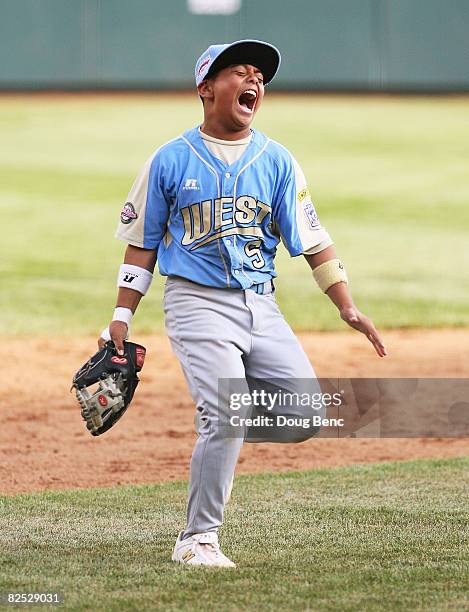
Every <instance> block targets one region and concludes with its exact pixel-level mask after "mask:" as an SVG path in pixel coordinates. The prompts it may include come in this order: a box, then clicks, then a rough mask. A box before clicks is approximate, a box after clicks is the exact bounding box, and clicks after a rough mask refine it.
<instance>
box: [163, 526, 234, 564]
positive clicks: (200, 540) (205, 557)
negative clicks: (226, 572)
mask: <svg viewBox="0 0 469 612" xmlns="http://www.w3.org/2000/svg"><path fill="white" fill-rule="evenodd" d="M182 533H183V532H182V531H181V533H180V534H179V535H178V539H177V540H176V544H175V546H174V551H173V555H172V557H171V559H172V560H173V561H177V562H179V563H185V564H186V565H212V566H215V567H236V565H235V564H234V563H233V561H230V560H229V559H228V557H225V555H224V554H223V553H222V552H221V550H220V545H219V544H218V534H217V533H216V532H215V531H208V532H206V533H195V534H194V535H193V536H190V537H188V538H185V539H184V540H181V535H182Z"/></svg>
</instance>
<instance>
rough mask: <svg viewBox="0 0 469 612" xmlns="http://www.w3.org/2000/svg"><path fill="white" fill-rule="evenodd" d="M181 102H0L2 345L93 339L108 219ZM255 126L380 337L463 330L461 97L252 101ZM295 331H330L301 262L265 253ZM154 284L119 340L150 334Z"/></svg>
mask: <svg viewBox="0 0 469 612" xmlns="http://www.w3.org/2000/svg"><path fill="white" fill-rule="evenodd" d="M200 112H201V107H200V104H199V102H198V100H197V98H196V96H195V95H194V96H192V97H184V96H181V97H177V96H176V97H174V98H173V97H171V96H132V95H129V96H105V95H103V96H88V97H87V96H84V97H79V96H78V97H73V96H71V97H54V96H50V97H48V96H44V97H40V96H36V97H35V96H25V97H3V98H0V126H1V133H2V147H1V148H0V210H1V213H2V219H3V220H4V232H3V236H2V241H1V246H0V249H1V250H0V276H1V279H2V280H1V292H0V308H1V311H2V323H3V331H4V333H9V334H27V333H35V334H42V333H53V334H77V333H96V332H97V331H98V330H100V329H102V327H104V326H105V325H106V324H107V322H108V318H109V315H110V313H111V312H112V307H113V304H114V295H115V286H114V285H115V276H116V270H117V267H118V264H119V263H120V261H121V257H122V251H123V248H124V247H123V244H122V243H120V242H118V241H117V240H115V239H114V238H113V234H114V230H115V227H116V225H117V221H118V217H119V212H120V209H121V206H122V203H123V202H124V201H125V198H126V194H127V192H128V190H129V188H130V185H131V183H132V181H133V179H134V177H135V175H136V173H137V172H138V170H139V168H140V166H141V165H142V164H143V162H144V160H145V159H146V158H147V157H148V156H149V155H150V154H151V152H152V151H153V150H154V149H155V148H156V147H157V146H159V145H160V144H162V143H163V142H165V141H167V140H169V139H170V138H172V137H174V136H175V135H177V134H179V133H180V132H181V131H182V130H183V129H185V128H187V127H191V126H193V125H195V124H196V123H197V121H198V120H199V119H200ZM255 127H257V128H259V129H262V130H264V131H266V132H267V133H268V134H269V135H270V136H271V137H273V138H275V139H277V140H279V141H280V142H282V143H283V144H285V145H286V146H288V147H289V148H290V149H291V150H292V152H293V153H294V154H295V156H296V157H297V159H298V160H299V161H300V163H301V165H302V166H303V168H304V170H305V172H306V174H307V176H308V178H309V181H310V187H311V191H312V193H313V198H314V200H315V202H316V206H317V208H318V211H319V213H320V218H321V220H322V222H323V224H324V225H325V226H326V227H327V228H328V229H329V231H330V233H331V234H332V236H333V238H334V239H335V242H336V246H337V248H338V251H339V254H340V255H341V256H342V258H343V259H344V261H345V262H346V265H347V268H348V271H349V275H350V277H351V287H352V289H353V293H354V295H355V298H356V302H357V304H358V306H359V307H361V308H362V309H363V310H364V311H366V312H367V313H369V314H370V315H371V316H373V318H374V319H375V322H376V323H377V324H379V325H380V326H381V327H406V326H424V327H434V326H462V325H468V324H469V308H468V307H467V287H468V272H467V270H468V269H469V250H468V249H467V235H468V230H469V207H468V206H467V202H468V201H469V179H468V172H467V160H468V159H469V100H468V99H466V98H454V99H451V98H449V99H445V98H433V99H425V98H376V97H369V98H366V97H335V98H334V97H312V96H310V97H308V96H289V97H287V96H282V97H272V98H271V99H270V100H269V98H268V97H267V98H266V100H265V102H264V108H263V109H262V110H261V111H260V113H259V116H258V118H257V119H256V123H255ZM278 270H279V272H280V278H279V281H278V283H277V286H278V297H279V301H280V303H281V306H282V308H283V310H284V312H285V314H286V315H287V318H288V319H289V321H290V322H291V323H292V325H293V326H294V327H295V328H296V329H343V328H344V324H343V323H342V322H341V321H340V320H339V319H338V317H337V315H336V312H335V310H334V308H333V307H332V306H330V305H329V304H328V300H327V298H325V297H324V296H323V295H321V294H320V292H319V290H318V289H317V288H316V287H315V286H314V283H313V281H312V280H311V275H310V272H309V271H308V267H307V265H306V264H305V262H304V260H303V258H302V257H299V258H296V259H295V260H291V259H290V258H289V257H288V256H287V255H286V254H285V251H284V250H283V248H282V249H281V253H280V255H279V257H278ZM161 287H162V282H161V281H160V280H159V281H157V282H156V283H155V286H154V288H153V291H152V294H151V295H149V296H147V298H146V299H145V303H144V304H143V305H142V307H141V309H140V312H139V315H138V317H137V319H136V322H135V325H134V330H136V331H141V332H149V331H154V330H155V329H156V330H160V329H162V325H161V319H162V313H161V304H160V302H161Z"/></svg>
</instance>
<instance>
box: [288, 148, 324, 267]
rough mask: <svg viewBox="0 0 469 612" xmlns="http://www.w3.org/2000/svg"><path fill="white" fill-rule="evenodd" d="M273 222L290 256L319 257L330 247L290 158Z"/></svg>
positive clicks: (305, 188) (298, 170) (303, 179)
mask: <svg viewBox="0 0 469 612" xmlns="http://www.w3.org/2000/svg"><path fill="white" fill-rule="evenodd" d="M290 157H291V156H290ZM276 221H277V224H278V227H279V230H280V236H281V239H282V242H283V243H284V245H285V247H286V248H287V250H288V252H289V253H290V255H292V256H296V255H301V254H303V253H305V254H313V253H319V251H322V250H324V249H325V248H327V247H328V246H330V245H331V244H333V242H332V239H331V237H330V236H329V233H328V232H327V230H326V229H325V228H324V227H322V225H321V222H320V221H319V218H318V215H317V213H316V210H315V208H314V204H313V202H312V200H311V195H310V193H309V189H308V185H307V183H306V178H305V175H304V173H303V170H302V169H301V168H300V165H299V164H298V162H297V161H296V159H294V158H293V157H291V164H290V168H289V171H288V172H287V176H286V179H285V183H284V190H283V193H282V197H281V198H280V201H279V203H278V207H277V214H276Z"/></svg>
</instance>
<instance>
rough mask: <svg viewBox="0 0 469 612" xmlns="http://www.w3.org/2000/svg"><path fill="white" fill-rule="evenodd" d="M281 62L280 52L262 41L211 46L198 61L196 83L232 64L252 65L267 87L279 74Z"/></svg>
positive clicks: (243, 41)
mask: <svg viewBox="0 0 469 612" xmlns="http://www.w3.org/2000/svg"><path fill="white" fill-rule="evenodd" d="M280 61H281V57H280V51H279V50H278V49H277V48H276V47H274V46H273V45H271V44H270V43H266V42H263V41H262V40H237V41H236V42H233V43H225V44H220V45H211V46H210V47H209V48H208V49H207V50H206V51H204V52H203V53H202V55H201V56H200V57H199V59H198V60H197V63H196V65H195V83H196V85H199V83H201V82H202V81H203V80H204V79H207V78H208V77H210V76H212V75H213V74H215V73H216V72H218V71H219V70H222V69H223V68H226V67H227V66H231V65H232V64H251V65H252V66H255V67H256V68H258V69H259V70H260V71H261V72H262V74H263V75H264V85H267V83H269V82H270V81H271V80H272V79H273V78H274V76H275V75H276V74H277V70H278V67H279V66H280Z"/></svg>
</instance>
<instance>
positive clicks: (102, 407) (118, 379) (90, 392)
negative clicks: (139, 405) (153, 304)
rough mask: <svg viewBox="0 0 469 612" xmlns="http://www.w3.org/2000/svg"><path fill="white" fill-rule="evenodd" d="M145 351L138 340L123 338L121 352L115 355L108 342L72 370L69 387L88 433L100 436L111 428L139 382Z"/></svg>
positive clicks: (114, 350) (128, 403) (124, 409)
mask: <svg viewBox="0 0 469 612" xmlns="http://www.w3.org/2000/svg"><path fill="white" fill-rule="evenodd" d="M145 354H146V349H145V347H143V346H141V345H140V344H135V343H133V342H124V354H123V355H118V354H117V350H116V348H115V346H114V343H113V342H112V341H111V342H107V343H106V345H105V346H104V348H102V349H101V350H100V351H98V352H97V353H96V354H95V355H93V357H91V358H90V359H89V360H88V361H87V362H86V363H85V364H84V365H83V366H82V367H81V368H80V369H79V370H78V372H77V373H76V374H75V376H74V377H73V381H72V389H75V393H76V396H77V399H78V401H79V403H80V406H81V416H82V417H83V420H84V421H86V427H87V428H88V430H89V432H90V433H91V435H93V436H99V435H101V434H102V433H104V432H105V431H107V430H108V429H110V428H111V427H112V426H113V425H114V424H115V423H116V422H117V421H118V420H119V419H120V418H121V416H122V415H123V414H124V412H125V411H126V410H127V408H128V407H129V405H130V402H131V401H132V398H133V396H134V393H135V389H136V388H137V385H138V383H139V378H138V376H137V372H140V370H141V369H142V367H143V363H144V361H145ZM93 385H94V388H92V389H89V387H92V386H93Z"/></svg>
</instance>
